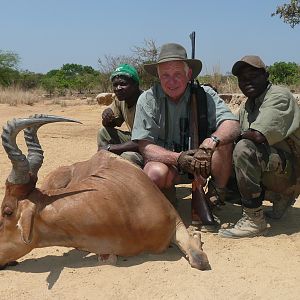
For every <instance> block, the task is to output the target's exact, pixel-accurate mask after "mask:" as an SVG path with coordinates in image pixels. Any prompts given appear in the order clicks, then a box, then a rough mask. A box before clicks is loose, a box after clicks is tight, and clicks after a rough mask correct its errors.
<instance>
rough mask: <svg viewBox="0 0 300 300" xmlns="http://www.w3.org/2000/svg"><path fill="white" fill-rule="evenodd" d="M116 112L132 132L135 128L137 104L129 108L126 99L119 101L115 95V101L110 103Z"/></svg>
mask: <svg viewBox="0 0 300 300" xmlns="http://www.w3.org/2000/svg"><path fill="white" fill-rule="evenodd" d="M109 107H110V108H111V109H112V111H113V112H114V114H115V117H116V118H120V119H121V120H122V121H123V122H125V124H126V126H127V128H128V130H129V131H130V132H131V131H132V128H133V122H134V115H135V110H136V104H135V105H133V106H132V107H130V108H128V106H127V103H126V102H125V101H119V100H118V98H117V96H116V95H113V102H112V103H111V104H110V105H109Z"/></svg>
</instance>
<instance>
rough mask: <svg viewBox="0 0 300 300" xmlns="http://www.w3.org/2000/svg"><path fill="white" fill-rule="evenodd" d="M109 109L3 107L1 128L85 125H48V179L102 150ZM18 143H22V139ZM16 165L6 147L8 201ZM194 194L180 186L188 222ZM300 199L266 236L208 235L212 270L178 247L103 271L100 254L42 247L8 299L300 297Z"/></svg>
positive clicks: (12, 284) (230, 213)
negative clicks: (99, 142)
mask: <svg viewBox="0 0 300 300" xmlns="http://www.w3.org/2000/svg"><path fill="white" fill-rule="evenodd" d="M101 109H103V107H100V106H99V105H92V106H88V105H85V104H83V105H79V106H67V107H61V106H59V105H53V104H52V105H47V104H35V105H34V106H17V107H10V106H8V105H4V104H1V105H0V124H1V125H3V124H4V123H5V122H6V121H7V120H9V119H11V118H13V117H25V116H29V115H30V114H33V113H48V114H55V115H61V116H67V117H72V118H76V119H79V120H80V121H81V122H82V123H83V125H79V124H67V123H60V124H50V125H46V126H44V127H42V128H41V130H40V134H39V139H40V142H41V144H42V146H43V149H44V151H45V154H44V155H45V159H44V164H43V166H42V168H41V170H40V173H39V177H40V182H41V181H42V180H43V178H44V177H45V175H46V174H47V173H48V172H50V171H51V170H53V169H55V168H56V167H57V166H60V165H66V164H71V163H73V162H76V161H80V160H85V159H88V158H89V157H90V156H91V155H92V154H93V153H94V152H95V151H96V133H97V130H98V126H99V118H100V111H101ZM18 141H19V143H20V145H21V144H22V142H23V141H22V136H20V137H18ZM21 148H22V149H24V147H23V145H21ZM25 151H26V150H25V149H24V152H25ZM10 168H11V165H10V162H9V160H8V158H7V156H6V154H5V153H4V151H3V149H2V147H1V149H0V170H1V174H0V180H1V183H2V184H1V188H0V197H1V198H2V197H3V195H4V182H5V179H6V177H7V175H8V173H9V171H10ZM190 192H191V190H190V187H189V186H184V185H182V186H178V188H177V196H178V198H179V208H178V210H179V213H180V214H181V215H182V216H183V218H184V220H185V222H186V224H187V225H188V224H189V222H190V220H189V209H190V199H191V196H190ZM299 202H300V201H297V202H296V204H295V205H294V207H291V208H290V209H289V210H288V212H287V213H286V215H285V216H284V217H283V218H282V219H281V220H280V221H272V222H271V223H270V226H271V228H270V229H269V231H268V234H267V235H266V236H263V237H256V238H251V239H242V240H230V239H222V238H219V237H218V236H217V235H216V234H212V233H205V234H202V240H203V242H204V251H205V252H206V253H207V255H208V257H209V260H210V263H211V267H212V270H210V271H204V272H203V271H198V270H195V269H192V268H191V267H190V265H189V264H188V262H187V261H186V259H185V258H184V257H183V255H182V253H181V252H180V251H179V250H178V249H177V248H176V247H175V246H171V247H170V248H169V249H168V250H167V251H166V252H164V253H163V254H160V255H154V254H141V255H139V256H136V257H129V258H125V257H119V260H118V263H117V266H99V265H98V264H97V259H96V256H95V255H94V254H87V253H85V252H81V251H78V250H74V249H69V248H61V247H51V248H44V249H35V250H34V251H32V252H31V253H29V254H28V255H26V256H25V257H23V258H22V259H20V260H19V262H20V264H19V265H17V266H15V267H9V268H7V269H5V270H2V271H0V299H20V300H21V299H300V296H299V295H300V285H299V276H300V233H299V232H300V203H299ZM266 205H267V203H266ZM221 214H222V220H223V221H236V220H237V219H238V218H239V216H240V207H239V206H234V205H230V204H227V205H226V206H224V207H223V208H222V211H221ZM1 234H2V233H1V232H0V235H1Z"/></svg>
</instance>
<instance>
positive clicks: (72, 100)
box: [0, 87, 97, 107]
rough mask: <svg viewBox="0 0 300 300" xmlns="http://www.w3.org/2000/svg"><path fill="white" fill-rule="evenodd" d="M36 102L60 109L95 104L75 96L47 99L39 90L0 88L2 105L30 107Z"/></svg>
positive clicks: (94, 101)
mask: <svg viewBox="0 0 300 300" xmlns="http://www.w3.org/2000/svg"><path fill="white" fill-rule="evenodd" d="M38 102H39V103H42V102H46V103H47V104H54V105H60V106H61V107H66V106H76V105H80V104H83V103H84V104H85V103H87V104H89V105H94V104H96V103H97V102H96V100H95V99H94V98H93V97H83V98H79V97H76V96H69V97H53V98H49V97H48V96H47V95H45V94H44V91H43V90H40V89H34V90H30V91H24V90H22V89H19V88H15V87H14V88H12V87H10V88H1V87H0V103H2V104H8V105H10V106H17V105H21V104H22V105H30V106H32V105H34V104H35V103H38Z"/></svg>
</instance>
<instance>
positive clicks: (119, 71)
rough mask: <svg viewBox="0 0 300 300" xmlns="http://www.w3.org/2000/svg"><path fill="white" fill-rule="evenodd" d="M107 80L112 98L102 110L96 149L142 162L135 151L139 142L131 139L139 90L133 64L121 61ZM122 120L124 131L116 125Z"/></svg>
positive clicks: (137, 162)
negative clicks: (111, 90)
mask: <svg viewBox="0 0 300 300" xmlns="http://www.w3.org/2000/svg"><path fill="white" fill-rule="evenodd" d="M110 80H111V82H112V87H113V91H114V100H113V102H112V104H111V105H110V106H109V107H108V108H106V109H105V110H104V111H103V113H102V125H103V127H102V128H101V129H100V130H99V133H98V136H97V143H98V150H101V149H105V150H108V151H110V152H113V153H115V154H118V155H121V156H122V157H123V158H125V159H128V160H130V161H132V162H134V163H136V164H138V165H140V166H142V165H143V159H142V156H141V155H140V154H139V153H138V145H137V143H136V142H134V141H131V131H132V127H133V121H134V116H135V110H136V103H137V100H138V98H139V96H140V94H141V93H142V91H141V90H140V88H139V81H140V80H139V76H138V73H137V71H136V69H135V68H134V67H133V66H131V65H129V64H121V65H119V66H118V67H117V68H116V69H115V70H114V71H113V72H112V74H111V76H110ZM124 122H125V124H126V125H127V128H128V130H127V131H123V130H120V129H117V128H115V127H120V126H121V125H122V124H123V123H124Z"/></svg>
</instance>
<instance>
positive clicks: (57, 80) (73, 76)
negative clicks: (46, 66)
mask: <svg viewBox="0 0 300 300" xmlns="http://www.w3.org/2000/svg"><path fill="white" fill-rule="evenodd" d="M98 81H99V72H98V71H95V70H94V69H93V68H92V67H90V66H82V65H78V64H64V65H63V66H62V68H61V69H59V70H51V71H49V72H48V73H47V74H46V75H45V76H44V78H43V79H42V86H43V88H44V89H45V90H46V91H47V93H49V94H50V96H51V95H52V94H53V93H55V92H57V93H58V94H59V95H65V94H66V93H67V91H69V92H71V93H72V91H74V90H75V91H77V92H79V93H83V92H90V91H91V90H92V89H93V88H94V87H95V86H97V84H98Z"/></svg>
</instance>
